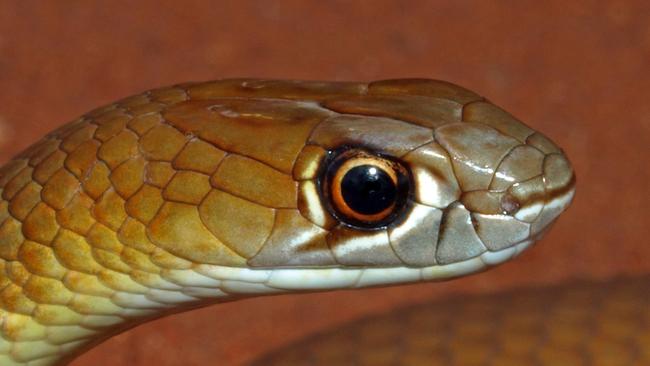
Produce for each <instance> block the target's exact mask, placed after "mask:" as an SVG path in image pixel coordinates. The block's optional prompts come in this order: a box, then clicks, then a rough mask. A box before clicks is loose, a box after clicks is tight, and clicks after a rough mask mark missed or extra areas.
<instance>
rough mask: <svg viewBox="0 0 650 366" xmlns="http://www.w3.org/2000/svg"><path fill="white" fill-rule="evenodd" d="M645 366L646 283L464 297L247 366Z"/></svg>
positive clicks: (649, 308)
mask: <svg viewBox="0 0 650 366" xmlns="http://www.w3.org/2000/svg"><path fill="white" fill-rule="evenodd" d="M280 365H310V366H328V365H349V366H352V365H354V366H388V365H408V366H443V365H444V366H472V365H481V366H522V365H534V366H556V365H570V366H646V365H650V277H648V276H644V277H638V278H626V279H623V278H621V279H617V280H613V281H610V282H605V283H602V282H578V283H573V284H570V285H563V286H556V287H549V288H544V287H541V288H540V287H538V288H534V289H523V290H522V289H518V290H515V291H510V292H506V293H496V294H490V295H481V296H466V297H461V298H458V299H452V300H446V301H443V302H437V303H433V304H422V305H417V306H411V307H407V308H402V309H397V310H394V311H391V312H390V313H389V314H385V315H382V316H374V317H370V318H366V319H362V320H360V321H356V322H354V323H351V324H349V325H346V326H343V327H340V328H337V329H334V330H331V331H328V332H326V333H323V334H319V335H316V336H313V337H310V338H308V339H305V340H301V341H300V342H299V343H297V344H291V345H289V346H287V347H286V348H285V349H282V350H278V351H275V352H274V353H273V354H271V355H268V356H265V357H262V358H260V359H258V360H256V361H255V362H253V364H252V366H280Z"/></svg>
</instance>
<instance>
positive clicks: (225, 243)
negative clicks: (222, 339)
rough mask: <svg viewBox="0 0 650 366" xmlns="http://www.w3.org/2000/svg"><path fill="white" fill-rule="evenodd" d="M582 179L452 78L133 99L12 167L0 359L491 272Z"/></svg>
mask: <svg viewBox="0 0 650 366" xmlns="http://www.w3.org/2000/svg"><path fill="white" fill-rule="evenodd" d="M575 182H576V180H575V174H574V171H573V168H572V166H571V164H570V162H569V160H568V158H567V157H566V155H565V153H564V152H563V151H562V149H560V148H559V147H558V146H557V145H556V144H555V143H554V142H552V141H551V140H550V139H549V138H547V137H546V136H544V135H543V134H542V133H540V132H537V131H535V130H533V129H531V128H530V127H528V126H526V125H525V124H524V123H523V122H521V121H519V120H518V119H517V118H515V117H514V116H512V115H511V114H509V113H508V112H506V111H504V110H503V109H501V108H499V107H497V106H496V105H495V104H493V103H491V102H490V101H489V100H487V99H486V98H484V97H482V96H480V95H478V94H476V93H474V92H472V91H470V90H468V89H465V88H463V87H460V86H457V85H454V84H452V83H449V82H444V81H439V80H430V79H391V80H380V81H374V82H321V81H292V80H265V79H223V80H216V81H208V82H191V83H183V84H177V85H174V86H170V87H164V88H159V89H154V90H150V91H147V92H144V93H141V94H138V95H135V96H131V97H128V98H125V99H121V100H119V101H117V102H115V103H112V104H110V105H107V106H103V107H100V108H97V109H95V110H93V111H91V112H89V113H87V114H85V115H83V116H82V117H80V118H78V119H76V120H74V121H72V122H70V123H68V124H65V125H63V126H62V127H60V128H58V129H56V130H54V131H52V132H50V133H49V134H47V135H46V136H44V137H43V138H42V139H41V140H40V141H38V142H36V143H35V144H34V145H32V146H30V147H28V148H27V149H26V150H24V151H23V152H21V153H19V154H18V155H17V156H16V157H15V158H13V159H12V160H10V161H9V162H8V163H7V164H5V165H4V166H3V167H2V168H1V169H0V196H1V200H0V335H1V337H0V364H2V365H30V366H31V365H59V364H67V363H69V362H70V361H71V360H73V359H74V358H75V357H76V356H78V355H79V354H81V353H83V352H84V351H86V350H88V349H89V348H91V347H93V346H94V345H97V344H98V343H100V342H102V341H104V340H106V339H107V338H109V337H111V336H113V335H115V334H117V333H120V332H123V331H125V330H127V329H129V328H132V327H134V326H136V325H138V324H141V323H143V322H146V321H149V320H152V319H156V318H159V317H161V316H165V315H168V314H172V313H177V312H180V311H185V310H189V309H194V308H197V307H202V306H207V305H210V304H215V303H223V302H229V301H234V300H238V299H243V298H248V297H252V296H262V295H274V294H282V293H294V292H304V291H324V290H333V289H353V288H363V287H369V286H388V285H396V284H402V283H413V282H421V281H441V280H446V279H451V278H455V277H460V276H465V275H469V274H472V273H475V272H479V271H483V270H486V269H488V268H490V267H493V266H496V265H498V264H500V263H503V262H505V261H508V260H510V259H512V258H514V257H516V256H517V255H519V254H520V253H522V252H523V251H524V250H526V249H527V248H529V247H531V246H532V245H533V244H534V243H535V242H536V241H537V240H538V239H540V238H541V237H542V236H543V235H544V234H545V233H546V232H547V231H548V229H549V228H550V227H551V225H552V223H553V222H554V221H555V220H556V219H557V217H558V216H559V215H560V214H561V213H562V212H563V211H564V210H565V209H566V208H567V207H568V206H569V204H570V202H571V201H572V198H573V196H574V193H575ZM463 318H465V316H463ZM466 318H467V319H468V321H470V319H471V317H469V316H466ZM404 332H406V330H404ZM459 352H460V351H459Z"/></svg>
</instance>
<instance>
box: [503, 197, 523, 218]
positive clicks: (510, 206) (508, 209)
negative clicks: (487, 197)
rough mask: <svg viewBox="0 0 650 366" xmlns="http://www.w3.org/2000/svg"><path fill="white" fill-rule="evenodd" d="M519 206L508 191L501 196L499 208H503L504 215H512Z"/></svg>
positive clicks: (517, 201)
mask: <svg viewBox="0 0 650 366" xmlns="http://www.w3.org/2000/svg"><path fill="white" fill-rule="evenodd" d="M520 207H521V204H520V203H519V200H518V199H517V198H516V197H515V196H513V195H511V194H510V193H506V194H504V195H503V197H501V209H502V210H503V214H504V215H511V216H512V215H514V214H515V213H517V211H519V208H520Z"/></svg>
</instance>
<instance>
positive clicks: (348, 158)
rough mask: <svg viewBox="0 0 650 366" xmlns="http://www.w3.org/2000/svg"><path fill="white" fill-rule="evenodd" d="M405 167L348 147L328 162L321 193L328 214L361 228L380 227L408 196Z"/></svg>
mask: <svg viewBox="0 0 650 366" xmlns="http://www.w3.org/2000/svg"><path fill="white" fill-rule="evenodd" d="M408 176H409V174H408V172H407V171H406V169H405V168H404V167H403V166H402V165H401V164H399V163H398V162H397V161H394V160H392V159H390V158H386V157H383V156H380V155H377V154H371V153H368V152H366V151H364V150H358V149H354V150H348V151H344V152H342V153H340V154H339V155H338V156H336V157H335V158H334V159H333V160H332V161H331V162H330V163H329V165H328V167H327V170H326V174H325V177H324V183H325V184H324V185H323V188H324V189H323V194H324V196H325V197H327V198H328V200H329V206H330V208H331V210H330V211H332V214H334V216H336V217H337V218H338V219H339V220H341V221H342V222H344V223H346V224H348V225H351V226H356V227H361V228H381V227H385V226H386V225H388V224H389V223H390V222H392V220H393V219H394V218H395V217H396V215H397V214H398V213H399V212H401V209H402V208H403V207H404V203H405V202H406V199H407V197H408V191H409V179H408Z"/></svg>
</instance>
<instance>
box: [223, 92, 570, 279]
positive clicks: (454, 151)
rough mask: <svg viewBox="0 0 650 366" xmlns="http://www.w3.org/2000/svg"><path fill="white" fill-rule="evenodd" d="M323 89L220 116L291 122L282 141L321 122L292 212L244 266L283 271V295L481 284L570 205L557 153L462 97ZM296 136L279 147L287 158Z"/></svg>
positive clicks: (496, 111)
mask: <svg viewBox="0 0 650 366" xmlns="http://www.w3.org/2000/svg"><path fill="white" fill-rule="evenodd" d="M278 83H279V82H269V81H266V82H257V83H256V85H255V88H256V92H260V90H266V92H267V93H270V94H273V93H274V92H273V91H272V90H273V89H274V88H280V86H279V85H281V83H280V84H278ZM323 85H324V84H318V83H311V84H310V83H299V84H292V86H291V87H298V88H302V91H303V92H304V91H305V90H308V92H306V93H305V94H308V95H309V98H307V99H306V100H295V99H301V98H300V96H296V95H292V96H291V97H290V98H294V99H292V100H290V101H285V102H278V101H268V100H267V101H263V100H259V101H256V102H255V103H257V104H256V105H255V106H252V105H246V102H243V103H244V104H241V103H240V104H238V105H236V106H234V105H232V104H230V105H226V106H224V104H221V105H220V107H219V108H218V110H219V111H220V113H221V115H222V117H223V115H225V116H229V117H230V118H236V117H237V116H242V115H247V116H249V117H248V122H249V123H250V116H257V117H258V119H257V121H258V123H262V122H260V121H262V120H266V121H271V120H276V121H278V120H279V119H278V118H277V115H278V114H279V115H282V116H285V117H286V116H290V119H292V122H291V124H290V128H291V129H294V128H296V126H299V125H300V123H304V122H305V121H308V122H310V123H311V122H313V121H314V119H316V120H318V122H317V123H312V124H311V128H310V131H309V134H308V135H302V136H303V137H302V138H304V140H298V141H299V142H298V143H297V145H302V147H300V148H299V151H298V152H297V154H296V157H295V159H291V161H292V164H291V178H292V180H293V182H295V184H296V186H297V190H296V194H297V201H296V209H287V210H284V209H281V210H276V211H275V212H274V215H275V216H274V223H273V227H272V229H270V232H269V234H268V236H265V238H264V242H263V243H261V245H260V246H259V250H257V252H256V253H255V254H254V256H252V257H250V258H248V259H247V262H246V263H247V265H249V266H251V267H254V268H259V269H268V268H274V269H282V270H284V272H283V271H279V272H278V273H284V274H286V278H288V280H287V282H286V283H282V285H281V286H285V287H287V286H288V287H292V288H297V289H302V288H306V289H309V288H312V287H313V286H315V287H317V288H320V287H321V286H324V287H345V286H351V285H352V284H350V283H349V281H351V280H350V279H354V285H358V286H364V285H373V284H386V283H394V282H409V281H418V280H422V279H444V278H448V277H455V276H460V275H464V274H467V273H471V272H475V271H478V270H482V269H484V268H486V267H488V266H491V265H495V264H498V263H501V262H503V261H506V260H508V259H510V258H512V257H514V256H515V255H517V254H519V253H520V252H522V251H523V250H524V249H526V248H527V247H529V246H530V245H531V244H532V243H533V242H534V241H535V240H537V239H538V238H539V237H540V236H541V235H542V234H543V233H544V232H545V231H546V229H547V228H548V227H549V225H550V224H551V223H552V222H553V221H554V220H555V219H556V218H557V216H558V215H559V214H560V213H561V212H562V211H563V210H564V209H565V208H566V207H567V206H568V204H569V203H570V201H571V199H572V197H573V192H574V183H575V178H574V174H573V170H572V168H571V166H570V164H569V162H568V160H567V159H566V157H565V156H564V154H563V152H562V151H561V150H560V149H559V148H558V147H557V146H556V145H555V144H554V143H553V142H551V141H550V140H549V139H548V138H546V137H544V136H543V135H542V134H540V133H538V132H535V131H534V130H532V129H530V128H529V127H527V126H526V125H524V124H523V123H522V122H520V121H519V120H517V119H515V118H514V117H512V116H511V115H510V114H508V113H507V112H505V111H503V110H502V109H500V108H498V107H496V106H495V105H493V104H492V103H490V102H487V101H486V100H484V99H483V98H481V97H479V96H478V95H476V94H474V93H473V92H471V91H468V90H466V89H463V88H460V87H457V86H455V85H452V84H449V83H445V82H440V81H431V80H388V81H381V82H375V83H371V84H370V85H368V86H365V85H364V86H363V87H359V89H358V90H356V92H345V93H344V92H341V89H340V88H343V87H345V88H348V87H349V88H354V87H355V85H353V84H347V85H344V84H339V85H338V86H336V88H338V89H336V90H335V92H333V93H332V90H331V89H332V88H335V87H334V86H333V85H336V84H329V86H327V85H325V86H323ZM341 85H344V86H341ZM284 87H286V85H284ZM323 87H324V89H318V88H323ZM328 88H329V89H330V90H329V92H330V93H329V94H328V93H327V92H325V91H324V90H325V89H328ZM316 90H320V92H315V91H316ZM284 92H285V95H286V94H287V92H286V89H285V90H284ZM276 93H277V92H276ZM341 94H342V95H341ZM238 103H239V102H238ZM265 103H266V106H264V105H265ZM260 116H264V117H263V118H262V117H260ZM274 116H275V117H274ZM314 116H317V117H314ZM285 119H286V118H285ZM277 126H278V125H276V127H277ZM280 127H282V126H280ZM294 135H295V134H294V133H292V132H291V130H288V131H287V132H286V133H285V134H284V135H283V136H286V141H290V143H291V144H295V143H296V141H293V140H292V139H293V138H294ZM259 143H260V144H262V145H265V144H268V143H267V142H264V141H259ZM269 154H270V156H272V155H273V154H272V153H269ZM271 159H273V158H271ZM271 162H273V160H271ZM259 185H262V186H265V187H268V188H277V185H275V186H274V185H273V184H267V183H264V182H262V183H260V184H259ZM322 271H329V272H328V273H329V274H328V275H323V274H322V273H321V272H322ZM309 273H312V274H314V273H319V274H318V275H317V276H316V275H313V276H312V275H309ZM298 274H299V275H298ZM334 274H336V275H334ZM295 276H298V278H300V280H296V277H295ZM341 276H342V277H341ZM277 277H282V276H280V275H278V276H277ZM282 278H285V277H282ZM308 278H312V279H313V278H317V279H316V280H314V281H310V280H308ZM323 278H329V279H330V280H324V279H323ZM334 278H336V279H334ZM341 278H345V280H343V282H341V281H342V280H341ZM328 281H329V282H328Z"/></svg>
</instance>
